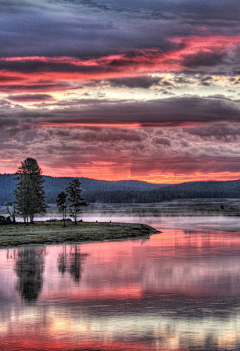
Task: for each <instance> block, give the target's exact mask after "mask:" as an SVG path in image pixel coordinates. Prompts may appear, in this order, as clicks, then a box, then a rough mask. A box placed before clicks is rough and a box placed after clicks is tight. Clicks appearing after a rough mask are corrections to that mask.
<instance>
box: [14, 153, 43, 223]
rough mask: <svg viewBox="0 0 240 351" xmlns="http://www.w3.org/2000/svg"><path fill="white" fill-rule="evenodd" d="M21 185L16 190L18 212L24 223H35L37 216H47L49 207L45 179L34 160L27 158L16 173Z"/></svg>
mask: <svg viewBox="0 0 240 351" xmlns="http://www.w3.org/2000/svg"><path fill="white" fill-rule="evenodd" d="M16 174H17V177H16V179H18V180H19V183H18V185H17V187H16V189H15V190H14V192H13V193H14V195H15V198H16V200H15V203H16V212H17V214H19V215H21V216H23V218H24V222H27V223H28V220H29V219H30V222H32V223H33V220H34V215H35V214H37V213H38V214H45V213H46V212H47V207H48V206H47V205H46V203H45V191H44V187H43V183H44V179H43V176H42V171H41V168H40V167H39V165H38V163H37V161H36V160H35V159H34V158H27V159H26V160H25V161H23V162H21V166H20V167H19V168H18V171H17V172H16Z"/></svg>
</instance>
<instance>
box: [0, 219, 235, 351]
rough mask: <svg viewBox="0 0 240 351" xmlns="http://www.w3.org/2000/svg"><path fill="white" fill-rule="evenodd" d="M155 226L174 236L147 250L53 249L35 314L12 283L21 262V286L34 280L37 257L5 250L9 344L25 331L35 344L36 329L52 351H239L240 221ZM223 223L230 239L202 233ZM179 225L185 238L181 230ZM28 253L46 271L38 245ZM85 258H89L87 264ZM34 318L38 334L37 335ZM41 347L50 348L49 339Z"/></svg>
mask: <svg viewBox="0 0 240 351" xmlns="http://www.w3.org/2000/svg"><path fill="white" fill-rule="evenodd" d="M135 219H136V220H137V221H138V220H139V218H135ZM154 219H155V221H157V220H158V222H157V223H156V227H160V228H162V227H164V226H165V229H164V230H163V233H162V234H158V235H153V236H151V237H150V239H149V240H146V241H145V242H144V243H142V240H128V241H120V242H102V243H96V242H94V243H85V244H78V245H73V244H71V245H67V244H66V245H51V246H46V252H45V253H47V255H45V256H44V262H43V263H44V267H45V269H44V272H42V273H40V275H41V274H42V278H44V279H43V280H42V281H43V284H42V286H41V295H40V297H39V298H38V300H37V301H35V304H31V305H30V306H26V305H24V307H23V305H21V304H20V302H18V300H17V299H16V296H17V295H18V293H17V292H16V290H15V287H16V281H15V282H14V281H12V283H11V284H10V283H9V281H8V280H7V279H9V277H10V278H11V275H9V273H8V272H9V267H12V266H13V267H15V264H16V258H17V259H19V257H20V258H21V260H22V261H21V260H20V267H25V268H24V269H23V270H25V273H24V274H23V278H22V281H23V282H24V281H28V280H29V279H27V278H25V274H26V272H29V269H28V268H30V267H29V265H25V263H24V262H25V261H27V262H31V259H33V255H32V253H33V251H31V253H27V254H26V255H25V256H24V255H21V254H19V252H21V250H22V249H21V248H20V249H9V250H2V252H1V251H0V277H3V278H4V275H2V274H3V273H6V277H7V279H3V283H2V289H4V291H5V293H6V294H7V295H8V296H10V297H11V298H10V299H9V301H6V303H5V306H4V307H3V306H2V305H1V304H0V322H2V323H0V338H2V336H3V335H8V336H9V338H8V340H7V341H8V342H9V340H10V336H11V338H12V337H14V338H15V339H16V340H17V338H18V337H19V335H20V332H19V330H21V331H23V330H24V332H26V333H28V335H29V340H30V339H31V338H32V339H33V338H34V337H35V336H36V328H37V329H38V331H39V335H43V334H42V333H44V342H45V346H46V345H47V346H46V348H47V349H50V346H53V345H54V343H56V341H58V342H60V344H61V345H62V344H63V342H68V343H69V344H68V345H67V346H66V349H72V348H71V347H73V346H74V345H75V346H76V345H77V349H78V350H81V348H82V349H84V347H85V349H86V347H87V345H88V341H89V342H93V341H94V342H96V344H95V349H96V348H97V347H96V345H97V346H98V347H100V346H99V345H101V347H102V349H104V350H108V348H109V349H111V347H112V349H114V350H117V349H118V348H117V347H119V348H120V346H119V345H121V348H120V349H121V350H123V349H127V346H128V345H129V343H131V345H134V347H135V348H136V349H137V350H138V351H139V350H153V349H156V350H157V349H164V350H168V351H170V350H171V351H173V350H179V349H183V350H193V349H194V350H216V351H217V350H226V349H236V350H237V349H238V346H239V345H240V334H239V330H240V314H239V308H240V289H239V286H240V236H239V232H240V231H239V232H230V231H229V232H228V231H227V230H226V228H227V227H228V226H231V225H232V226H236V225H237V221H238V220H237V219H236V218H223V220H222V218H213V217H211V218H209V217H206V218H199V217H195V218H193V217H189V218H184V219H181V218H176V217H172V218H159V219H157V218H154ZM179 219H180V223H179ZM126 221H129V218H126ZM219 224H220V225H221V229H222V228H225V231H222V230H220V231H215V230H209V229H205V230H204V229H199V228H203V227H204V226H209V227H211V228H213V227H214V226H215V225H219ZM179 225H180V226H183V227H185V228H184V230H179V229H178V228H179V227H178V226H179ZM168 227H169V228H172V227H173V228H174V227H175V228H176V229H168ZM196 228H197V229H196ZM29 249H34V250H36V257H35V255H34V257H35V258H34V260H33V264H32V266H36V272H39V268H37V267H39V266H41V264H40V265H39V264H38V263H41V262H42V261H41V259H40V257H39V255H38V249H39V247H32V248H30V247H29ZM85 252H87V253H88V257H87V259H86V260H85V258H84V256H82V255H84V253H85ZM21 256H23V257H21ZM40 256H41V255H40ZM14 257H15V259H14ZM6 258H8V259H7V260H6ZM29 258H31V259H29ZM42 259H43V257H42ZM82 259H83V260H84V269H82V262H83V261H82ZM35 261H37V262H35ZM21 262H22V263H21ZM26 267H28V268H27V269H26ZM42 267H43V266H42ZM20 271H21V269H20ZM40 272H41V269H40ZM14 276H15V277H16V275H15V274H14ZM36 276H37V277H38V276H39V273H37V274H36ZM35 278H36V277H34V279H33V280H37V279H35ZM30 280H31V279H30ZM78 281H81V284H78ZM38 289H39V285H38ZM12 306H14V308H12ZM10 310H11V316H12V317H11V321H10V320H9V317H8V316H9V311H10ZM4 311H5V312H4ZM26 314H27V315H28V321H29V325H31V326H32V327H31V328H29V329H27V327H26V325H25V316H26ZM3 328H4V334H3ZM33 329H34V333H33ZM33 334H34V336H33ZM11 340H13V339H11ZM59 340H61V341H59ZM7 341H6V342H7ZM29 342H30V341H29ZM34 342H35V343H37V344H35V345H37V346H36V347H37V348H38V349H43V345H42V342H43V341H42V339H41V338H39V339H37V340H35V339H34ZM113 343H114V346H111V345H113ZM29 345H30V344H29ZM79 345H80V346H79ZM89 349H91V348H90V346H89ZM92 349H94V348H93V347H92Z"/></svg>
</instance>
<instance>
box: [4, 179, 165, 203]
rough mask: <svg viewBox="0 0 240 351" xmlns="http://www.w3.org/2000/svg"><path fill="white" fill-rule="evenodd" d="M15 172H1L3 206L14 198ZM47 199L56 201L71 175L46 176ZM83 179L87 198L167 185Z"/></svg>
mask: <svg viewBox="0 0 240 351" xmlns="http://www.w3.org/2000/svg"><path fill="white" fill-rule="evenodd" d="M15 177H16V176H15V175H14V174H0V206H3V205H4V204H6V203H7V202H11V201H13V200H14V196H13V194H12V192H13V190H14V189H15V187H16V185H17V182H18V181H17V180H16V179H14V178H15ZM44 179H45V183H44V187H45V192H46V200H47V202H48V203H55V202H56V197H57V194H58V193H59V192H60V191H62V190H65V189H66V188H67V187H68V184H69V182H70V181H71V180H72V179H73V178H71V177H49V176H44ZM79 179H80V181H81V187H82V188H83V190H84V193H85V194H84V196H85V197H86V198H87V194H88V193H89V192H91V194H97V193H99V192H101V193H102V192H111V191H112V192H114V191H117V192H119V191H126V192H128V191H145V190H147V191H148V190H154V189H159V187H163V186H166V185H159V184H150V183H147V182H141V181H138V180H121V181H105V180H95V179H89V178H79Z"/></svg>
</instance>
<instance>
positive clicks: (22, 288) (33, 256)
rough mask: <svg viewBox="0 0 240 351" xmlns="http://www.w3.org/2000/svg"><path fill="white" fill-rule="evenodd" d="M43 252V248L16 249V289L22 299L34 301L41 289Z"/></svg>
mask: <svg viewBox="0 0 240 351" xmlns="http://www.w3.org/2000/svg"><path fill="white" fill-rule="evenodd" d="M44 254H45V249H44V248H28V249H22V250H19V251H18V254H17V262H16V273H17V276H18V278H19V280H18V283H17V290H18V291H19V293H20V295H21V297H22V299H24V300H25V301H27V302H35V301H36V300H37V299H38V295H39V293H40V291H41V289H42V284H43V278H42V274H43V271H44V259H43V255H44Z"/></svg>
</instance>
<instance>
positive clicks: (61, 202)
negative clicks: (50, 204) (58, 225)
mask: <svg viewBox="0 0 240 351" xmlns="http://www.w3.org/2000/svg"><path fill="white" fill-rule="evenodd" d="M57 207H58V212H62V216H63V226H64V227H66V218H67V194H66V193H65V192H64V191H61V192H60V193H59V194H58V196H57Z"/></svg>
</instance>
